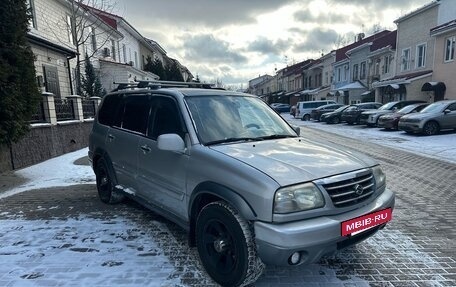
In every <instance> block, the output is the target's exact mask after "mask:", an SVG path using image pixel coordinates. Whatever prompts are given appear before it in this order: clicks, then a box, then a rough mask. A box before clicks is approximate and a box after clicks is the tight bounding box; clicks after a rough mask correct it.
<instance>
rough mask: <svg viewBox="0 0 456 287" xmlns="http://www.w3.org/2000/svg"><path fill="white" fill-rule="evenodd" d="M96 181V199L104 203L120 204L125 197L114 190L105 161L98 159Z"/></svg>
mask: <svg viewBox="0 0 456 287" xmlns="http://www.w3.org/2000/svg"><path fill="white" fill-rule="evenodd" d="M95 175H96V180H97V190H98V197H100V200H101V201H102V202H104V203H108V204H116V203H119V202H122V201H123V200H124V198H125V195H124V194H122V193H121V192H120V191H118V190H116V189H115V188H114V186H115V183H114V182H113V179H112V176H111V175H110V173H109V169H108V164H107V163H106V160H104V159H103V158H102V159H99V160H98V162H97V165H96V169H95Z"/></svg>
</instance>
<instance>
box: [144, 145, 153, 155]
mask: <svg viewBox="0 0 456 287" xmlns="http://www.w3.org/2000/svg"><path fill="white" fill-rule="evenodd" d="M141 149H142V150H143V152H144V154H146V153H149V152H150V151H151V150H152V149H151V148H150V147H149V146H148V145H143V146H141Z"/></svg>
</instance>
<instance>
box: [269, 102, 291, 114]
mask: <svg viewBox="0 0 456 287" xmlns="http://www.w3.org/2000/svg"><path fill="white" fill-rule="evenodd" d="M272 108H273V109H274V110H275V111H276V112H278V113H288V112H290V108H291V107H290V105H289V104H278V105H275V106H274V107H272Z"/></svg>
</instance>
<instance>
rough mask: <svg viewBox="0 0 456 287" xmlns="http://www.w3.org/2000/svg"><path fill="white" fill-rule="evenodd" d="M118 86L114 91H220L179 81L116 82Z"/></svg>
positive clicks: (211, 85)
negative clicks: (163, 89) (195, 89)
mask: <svg viewBox="0 0 456 287" xmlns="http://www.w3.org/2000/svg"><path fill="white" fill-rule="evenodd" d="M114 84H115V85H118V86H117V88H116V89H115V90H114V91H120V90H126V89H145V88H149V89H160V88H164V87H167V88H201V89H219V88H215V87H213V84H207V83H199V82H178V81H159V80H150V81H137V82H130V83H122V82H114Z"/></svg>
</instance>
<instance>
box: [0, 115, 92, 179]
mask: <svg viewBox="0 0 456 287" xmlns="http://www.w3.org/2000/svg"><path fill="white" fill-rule="evenodd" d="M91 128H92V122H72V123H66V124H58V125H52V126H51V125H46V126H38V127H33V128H32V129H31V130H30V132H29V133H28V134H27V135H26V136H25V137H24V138H22V139H21V140H20V141H19V142H18V143H16V144H13V147H12V155H13V162H14V168H15V169H20V168H23V167H26V166H30V165H33V164H36V163H39V162H42V161H45V160H47V159H50V158H53V157H56V156H59V155H62V154H65V153H68V152H72V151H75V150H78V149H81V148H84V147H87V146H88V140H89V133H90V130H91ZM12 169H13V167H12V165H11V157H10V150H9V149H8V148H7V147H5V146H0V172H4V171H8V170H12Z"/></svg>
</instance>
